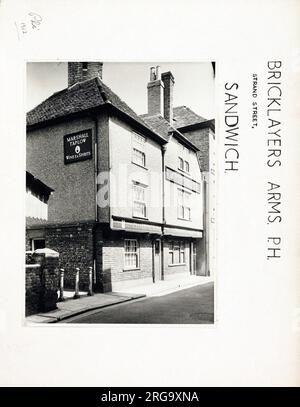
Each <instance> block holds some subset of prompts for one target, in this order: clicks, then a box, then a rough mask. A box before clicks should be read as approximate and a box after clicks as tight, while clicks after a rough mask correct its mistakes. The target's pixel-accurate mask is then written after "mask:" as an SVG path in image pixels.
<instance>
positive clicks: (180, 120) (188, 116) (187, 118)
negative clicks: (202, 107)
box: [173, 106, 206, 129]
mask: <svg viewBox="0 0 300 407" xmlns="http://www.w3.org/2000/svg"><path fill="white" fill-rule="evenodd" d="M173 116H174V127H176V128H177V129H180V128H181V127H185V126H190V125H193V124H196V123H202V122H205V121H206V119H204V118H203V117H201V116H199V115H198V114H196V113H195V112H193V111H192V110H191V109H190V108H188V107H186V106H177V107H174V109H173Z"/></svg>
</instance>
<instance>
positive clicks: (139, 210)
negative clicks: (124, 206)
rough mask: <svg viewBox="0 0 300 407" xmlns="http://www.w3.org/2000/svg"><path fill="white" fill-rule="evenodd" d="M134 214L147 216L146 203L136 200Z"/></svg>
mask: <svg viewBox="0 0 300 407" xmlns="http://www.w3.org/2000/svg"><path fill="white" fill-rule="evenodd" d="M133 215H134V216H141V217H145V216H146V205H145V204H144V203H141V202H136V201H135V202H134V206H133Z"/></svg>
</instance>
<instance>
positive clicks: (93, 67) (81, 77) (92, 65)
mask: <svg viewBox="0 0 300 407" xmlns="http://www.w3.org/2000/svg"><path fill="white" fill-rule="evenodd" d="M83 64H84V62H69V63H68V86H72V85H74V84H75V83H76V82H82V81H85V80H87V79H92V78H95V77H96V76H99V77H100V78H102V65H103V64H102V62H87V63H86V64H87V69H83V68H84V65H83Z"/></svg>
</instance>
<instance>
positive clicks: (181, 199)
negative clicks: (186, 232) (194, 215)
mask: <svg viewBox="0 0 300 407" xmlns="http://www.w3.org/2000/svg"><path fill="white" fill-rule="evenodd" d="M177 192H178V201H177V202H178V207H177V218H178V219H180V220H187V221H190V220H191V206H190V199H191V195H192V194H191V193H190V192H187V191H185V190H184V189H182V188H177Z"/></svg>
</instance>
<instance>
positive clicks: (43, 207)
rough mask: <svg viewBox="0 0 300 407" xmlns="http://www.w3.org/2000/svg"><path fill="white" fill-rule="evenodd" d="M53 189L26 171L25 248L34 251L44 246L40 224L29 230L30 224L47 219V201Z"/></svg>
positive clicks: (39, 222) (43, 221) (43, 236)
mask: <svg viewBox="0 0 300 407" xmlns="http://www.w3.org/2000/svg"><path fill="white" fill-rule="evenodd" d="M52 192H53V189H52V188H50V187H49V186H48V185H46V184H44V183H43V182H42V181H41V180H40V179H38V178H35V177H34V176H33V175H32V174H30V172H28V171H26V205H25V206H26V225H27V227H28V229H27V230H28V231H27V233H26V250H27V251H34V250H36V249H41V248H44V247H45V234H44V231H42V230H41V228H40V226H39V228H38V230H37V232H36V231H35V229H34V228H33V229H31V230H29V227H30V225H34V224H36V223H38V224H43V223H45V224H46V222H47V220H48V201H49V197H50V195H51V193H52Z"/></svg>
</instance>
